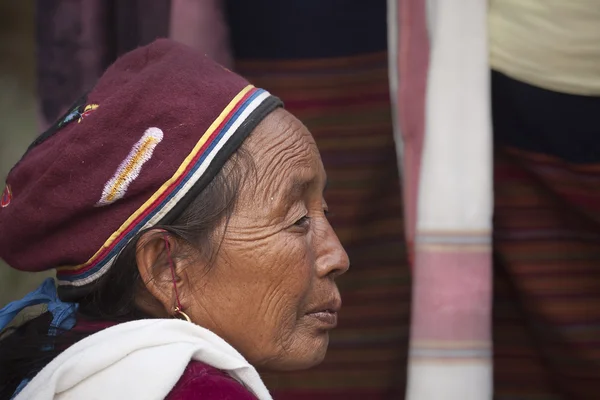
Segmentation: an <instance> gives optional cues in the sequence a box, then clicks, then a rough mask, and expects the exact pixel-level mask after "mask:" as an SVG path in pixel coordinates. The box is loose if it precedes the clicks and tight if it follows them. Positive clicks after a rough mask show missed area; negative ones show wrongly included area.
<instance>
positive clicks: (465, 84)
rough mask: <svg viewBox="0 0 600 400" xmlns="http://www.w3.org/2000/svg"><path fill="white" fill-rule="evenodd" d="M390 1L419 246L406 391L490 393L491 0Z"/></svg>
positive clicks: (414, 242)
mask: <svg viewBox="0 0 600 400" xmlns="http://www.w3.org/2000/svg"><path fill="white" fill-rule="evenodd" d="M388 13H390V16H389V25H388V26H389V30H390V41H389V43H390V45H391V47H390V58H391V61H390V78H391V79H390V82H391V87H392V93H393V94H392V96H393V99H392V101H393V103H395V104H396V105H397V106H396V108H395V110H396V112H397V115H396V121H397V128H398V129H397V132H396V140H397V142H398V146H397V147H398V148H399V150H400V154H399V155H400V157H401V159H402V162H401V164H400V165H401V170H402V171H401V172H402V176H403V179H404V182H405V184H404V190H405V194H404V196H405V204H406V209H405V213H406V221H407V222H406V223H407V226H406V233H407V239H408V241H409V246H410V247H411V253H412V254H414V256H413V257H414V258H413V271H414V280H413V305H412V310H413V311H412V323H411V340H410V357H409V366H408V375H409V376H408V379H409V380H408V389H407V399H409V400H430V399H432V400H433V399H436V400H437V399H448V400H454V399H456V400H459V399H460V400H470V399H472V400H484V399H491V398H492V352H491V348H492V342H491V297H492V290H491V283H492V273H491V271H492V265H491V218H492V132H491V115H490V93H489V91H490V89H489V65H488V50H487V26H486V21H487V20H486V15H487V2H482V1H478V0H464V1H461V2H449V1H442V0H429V1H426V0H389V1H388ZM394 40H395V42H394Z"/></svg>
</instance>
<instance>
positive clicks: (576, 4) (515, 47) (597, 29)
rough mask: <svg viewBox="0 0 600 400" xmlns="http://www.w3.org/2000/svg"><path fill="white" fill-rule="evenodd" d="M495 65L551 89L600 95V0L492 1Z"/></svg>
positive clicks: (515, 77) (493, 65) (490, 23)
mask: <svg viewBox="0 0 600 400" xmlns="http://www.w3.org/2000/svg"><path fill="white" fill-rule="evenodd" d="M488 23H489V35H490V63H491V66H492V68H493V69H495V70H497V71H500V72H502V73H504V74H506V75H508V76H510V77H512V78H514V79H517V80H519V81H522V82H526V83H529V84H531V85H534V86H538V87H541V88H545V89H550V90H554V91H558V92H563V93H571V94H578V95H590V96H600V0H490V8H489V14H488Z"/></svg>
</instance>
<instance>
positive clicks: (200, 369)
mask: <svg viewBox="0 0 600 400" xmlns="http://www.w3.org/2000/svg"><path fill="white" fill-rule="evenodd" d="M196 399H209V400H213V399H214V400H220V399H223V400H224V399H231V400H256V397H254V395H252V393H250V392H249V391H248V389H246V388H245V387H244V386H243V385H242V384H241V383H239V382H238V381H236V380H235V379H233V378H232V377H231V376H229V375H228V374H227V373H225V372H223V371H221V370H219V369H217V368H215V367H212V366H210V365H207V364H204V363H202V362H200V361H192V362H190V363H189V364H188V366H187V367H186V369H185V371H184V372H183V375H181V378H180V379H179V381H178V382H177V383H176V384H175V387H173V390H171V392H170V393H169V395H168V396H167V398H166V400H196Z"/></svg>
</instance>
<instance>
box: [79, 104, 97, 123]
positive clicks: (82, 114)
mask: <svg viewBox="0 0 600 400" xmlns="http://www.w3.org/2000/svg"><path fill="white" fill-rule="evenodd" d="M96 108H98V104H88V105H87V106H85V108H84V109H83V111H82V112H80V113H79V121H77V122H78V123H79V122H81V121H82V120H83V117H87V116H88V115H90V114H91V113H92V111H94V110H95V109H96Z"/></svg>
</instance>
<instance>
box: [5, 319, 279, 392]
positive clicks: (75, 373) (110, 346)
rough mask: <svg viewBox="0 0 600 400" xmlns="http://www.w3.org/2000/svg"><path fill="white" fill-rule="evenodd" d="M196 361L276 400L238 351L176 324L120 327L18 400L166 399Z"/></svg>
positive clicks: (78, 347)
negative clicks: (188, 367) (189, 365)
mask: <svg viewBox="0 0 600 400" xmlns="http://www.w3.org/2000/svg"><path fill="white" fill-rule="evenodd" d="M192 360H196V361H201V362H203V363H205V364H208V365H211V366H213V367H215V368H217V369H220V370H222V371H225V372H226V373H228V374H229V375H230V376H231V377H233V378H234V379H236V380H237V381H239V382H240V383H242V384H243V385H244V386H245V387H246V388H247V389H248V390H250V391H251V392H252V393H254V395H255V396H256V397H258V399H259V400H271V395H270V394H269V391H268V390H267V388H266V387H265V385H264V384H263V382H262V380H261V379H260V376H259V375H258V373H257V372H256V370H255V369H254V367H252V365H250V364H249V363H248V361H246V360H245V359H244V357H243V356H242V355H241V354H240V353H238V352H237V351H236V350H235V349H234V348H233V347H231V346H230V345H229V344H228V343H226V342H225V341H224V340H223V339H221V338H220V337H218V336H217V335H215V334H214V333H212V332H211V331H209V330H207V329H204V328H202V327H200V326H198V325H195V324H192V323H189V322H185V321H180V320H175V319H147V320H140V321H133V322H127V323H123V324H118V325H115V326H112V327H110V328H107V329H104V330H102V331H100V332H98V333H95V334H93V335H91V336H89V337H87V338H85V339H83V340H81V341H79V342H77V343H76V344H74V345H73V346H71V347H69V348H68V349H67V350H65V351H64V352H63V353H61V354H60V355H59V356H58V357H56V358H55V359H54V360H53V361H52V362H50V363H49V364H48V365H47V366H46V367H45V368H44V369H43V370H42V371H40V373H39V374H37V375H36V376H35V377H34V378H33V379H32V380H31V382H29V384H27V386H25V388H24V389H23V390H22V391H21V393H19V395H18V396H17V397H16V400H28V399H32V400H33V399H35V400H51V399H60V400H67V399H111V400H119V399H123V400H131V399H149V400H151V399H156V400H159V399H161V400H162V399H164V398H165V397H166V396H167V395H168V394H169V392H170V391H171V389H172V388H173V387H174V386H175V384H176V383H177V381H178V380H179V378H180V377H181V375H182V374H183V372H184V370H185V368H186V367H187V365H188V363H189V362H190V361H192Z"/></svg>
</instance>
